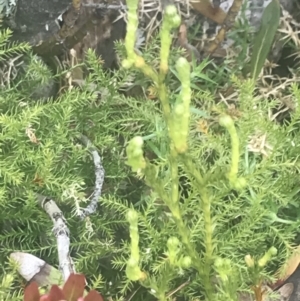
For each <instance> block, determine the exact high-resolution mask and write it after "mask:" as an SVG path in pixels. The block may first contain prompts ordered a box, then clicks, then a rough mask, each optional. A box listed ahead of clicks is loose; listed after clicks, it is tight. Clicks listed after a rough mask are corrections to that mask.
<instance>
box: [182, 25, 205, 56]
mask: <svg viewBox="0 0 300 301" xmlns="http://www.w3.org/2000/svg"><path fill="white" fill-rule="evenodd" d="M178 44H179V45H180V47H182V48H183V49H185V51H186V53H185V54H186V59H187V60H188V61H189V62H191V61H192V59H193V58H194V59H196V60H199V61H200V59H201V57H200V53H199V51H198V50H197V48H196V47H195V46H193V45H191V44H189V42H188V39H187V28H186V25H185V24H184V23H182V24H181V25H180V27H179V32H178Z"/></svg>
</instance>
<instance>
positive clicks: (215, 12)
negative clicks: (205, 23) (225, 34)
mask: <svg viewBox="0 0 300 301" xmlns="http://www.w3.org/2000/svg"><path fill="white" fill-rule="evenodd" d="M190 3H191V5H192V7H193V8H194V9H195V10H196V11H198V12H199V13H200V14H202V15H204V16H205V17H207V18H209V19H211V20H213V21H214V22H216V23H218V24H223V22H224V20H225V18H226V13H225V12H224V10H223V9H222V8H220V7H217V6H216V7H214V6H213V4H212V3H211V2H210V1H209V0H198V1H196V0H194V1H191V2H190Z"/></svg>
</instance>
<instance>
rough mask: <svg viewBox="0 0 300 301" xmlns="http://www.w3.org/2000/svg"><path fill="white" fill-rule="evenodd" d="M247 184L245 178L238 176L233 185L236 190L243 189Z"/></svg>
mask: <svg viewBox="0 0 300 301" xmlns="http://www.w3.org/2000/svg"><path fill="white" fill-rule="evenodd" d="M246 186H247V181H246V179H245V178H243V177H241V178H237V179H236V180H235V181H234V182H233V187H234V188H235V189H236V190H242V189H244V188H245V187H246Z"/></svg>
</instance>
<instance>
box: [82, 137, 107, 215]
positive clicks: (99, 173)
mask: <svg viewBox="0 0 300 301" xmlns="http://www.w3.org/2000/svg"><path fill="white" fill-rule="evenodd" d="M80 140H81V142H82V143H83V144H84V145H85V146H86V147H87V148H88V150H89V152H90V153H91V155H92V157H93V161H94V165H95V178H96V179H95V190H94V193H93V197H92V199H91V201H90V204H89V205H88V206H87V207H86V208H84V209H82V210H81V213H80V218H81V219H84V218H85V217H87V216H88V215H91V214H93V213H94V212H95V211H96V209H97V205H98V200H99V198H100V196H101V192H102V186H103V182H104V175H105V171H104V168H103V166H102V160H101V157H100V155H99V153H98V151H97V149H96V147H95V146H94V145H93V144H92V142H91V141H90V140H89V139H88V138H87V137H86V136H84V135H81V136H80Z"/></svg>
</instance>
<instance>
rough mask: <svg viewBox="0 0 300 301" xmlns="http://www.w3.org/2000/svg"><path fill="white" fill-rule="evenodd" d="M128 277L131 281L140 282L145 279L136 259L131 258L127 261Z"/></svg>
mask: <svg viewBox="0 0 300 301" xmlns="http://www.w3.org/2000/svg"><path fill="white" fill-rule="evenodd" d="M126 276H127V277H128V279H129V280H131V281H138V280H139V279H141V278H142V277H143V272H142V271H141V269H140V267H139V265H138V262H137V261H136V260H135V259H134V258H129V260H128V261H127V266H126Z"/></svg>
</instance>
